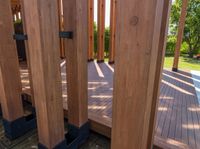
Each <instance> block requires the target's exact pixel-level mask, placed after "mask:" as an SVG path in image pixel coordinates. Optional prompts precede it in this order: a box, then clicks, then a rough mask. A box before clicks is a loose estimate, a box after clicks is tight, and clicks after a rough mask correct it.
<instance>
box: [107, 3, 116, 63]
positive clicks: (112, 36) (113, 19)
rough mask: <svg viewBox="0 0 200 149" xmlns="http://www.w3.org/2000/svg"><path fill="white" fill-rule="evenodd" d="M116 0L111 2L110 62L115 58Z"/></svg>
mask: <svg viewBox="0 0 200 149" xmlns="http://www.w3.org/2000/svg"><path fill="white" fill-rule="evenodd" d="M116 4H117V1H116V0H111V4H110V7H111V8H110V45H109V46H110V47H109V64H113V63H114V61H115V59H114V56H115V33H116Z"/></svg>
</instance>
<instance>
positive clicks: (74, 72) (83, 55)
mask: <svg viewBox="0 0 200 149" xmlns="http://www.w3.org/2000/svg"><path fill="white" fill-rule="evenodd" d="M63 8H64V9H63V10H64V29H65V30H66V31H73V39H65V45H66V47H65V52H66V68H67V95H68V113H69V123H71V124H73V125H75V126H77V127H80V126H82V125H83V124H85V123H86V122H87V121H88V109H87V106H88V99H87V98H88V97H87V50H88V40H87V39H88V20H87V18H88V15H87V10H88V1H87V0H82V1H79V0H73V1H63Z"/></svg>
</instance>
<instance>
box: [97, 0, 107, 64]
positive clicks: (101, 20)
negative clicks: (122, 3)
mask: <svg viewBox="0 0 200 149" xmlns="http://www.w3.org/2000/svg"><path fill="white" fill-rule="evenodd" d="M104 32H105V0H98V42H97V62H99V63H101V62H104V48H105V45H104V44H105V41H104V40H105V33H104Z"/></svg>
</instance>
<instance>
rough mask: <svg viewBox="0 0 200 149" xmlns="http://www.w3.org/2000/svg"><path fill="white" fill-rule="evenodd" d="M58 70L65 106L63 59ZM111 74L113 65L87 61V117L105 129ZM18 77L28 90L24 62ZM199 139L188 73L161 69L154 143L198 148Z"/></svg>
mask: <svg viewBox="0 0 200 149" xmlns="http://www.w3.org/2000/svg"><path fill="white" fill-rule="evenodd" d="M61 70H62V73H61V75H62V87H63V107H64V109H66V110H67V88H66V73H65V62H62V63H61ZM113 74H114V66H110V65H108V64H107V63H101V64H97V63H96V62H90V63H88V91H89V92H88V94H89V97H88V103H89V104H88V110H89V119H90V120H92V121H94V122H96V123H98V124H101V125H102V126H104V127H105V128H107V129H105V130H106V131H107V130H108V129H111V126H112V125H111V124H112V98H113V97H112V91H113ZM21 77H22V86H23V92H26V93H29V89H30V87H29V80H28V71H27V68H26V67H25V66H24V65H22V67H21ZM122 89H123V86H122ZM99 129H100V128H99ZM104 133H106V132H104ZM108 133H110V132H108ZM108 136H109V135H108ZM199 140H200V107H199V103H198V99H197V95H196V92H195V88H194V84H193V81H192V77H191V74H190V73H189V72H179V73H174V72H171V71H169V70H164V71H163V79H162V84H161V88H160V100H159V106H158V114H157V122H156V133H155V141H154V143H155V144H156V145H159V146H160V147H163V148H166V149H168V148H170V149H179V148H184V149H185V148H190V149H198V148H200V141H199Z"/></svg>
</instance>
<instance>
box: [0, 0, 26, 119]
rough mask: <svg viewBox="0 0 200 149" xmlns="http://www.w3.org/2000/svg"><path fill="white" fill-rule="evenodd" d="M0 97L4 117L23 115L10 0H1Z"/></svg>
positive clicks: (16, 117)
mask: <svg viewBox="0 0 200 149" xmlns="http://www.w3.org/2000/svg"><path fill="white" fill-rule="evenodd" d="M0 10H1V13H0V99H1V107H2V111H3V117H4V119H6V120H8V121H13V120H16V119H18V118H20V117H22V116H23V107H22V101H21V89H22V86H21V80H20V72H19V63H18V56H17V48H16V43H15V41H14V40H13V34H14V26H13V19H12V12H11V4H10V1H8V0H5V1H0Z"/></svg>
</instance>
